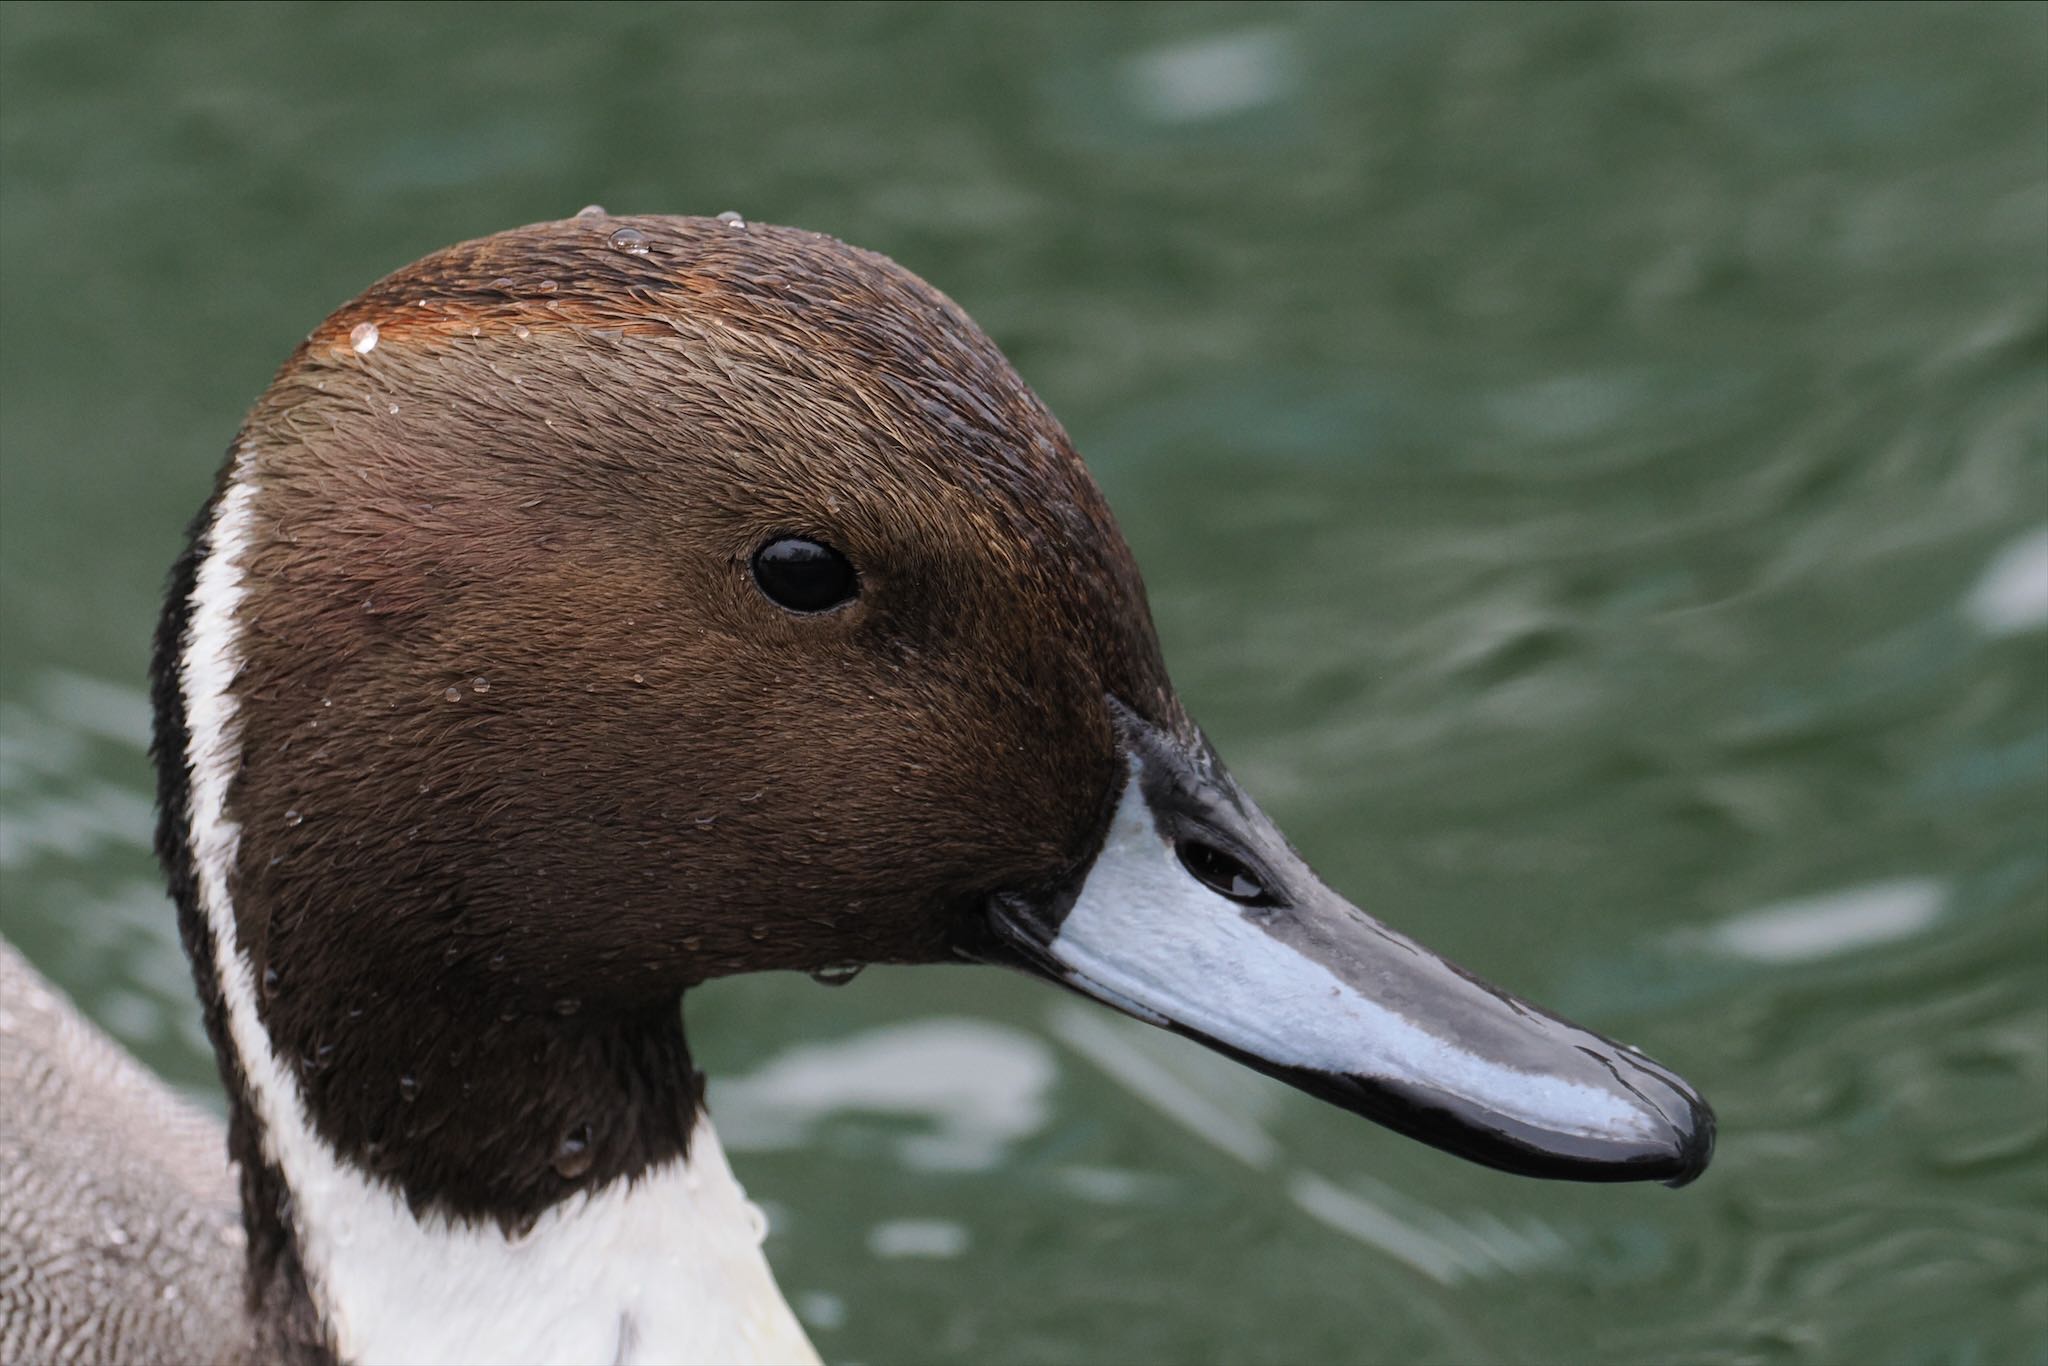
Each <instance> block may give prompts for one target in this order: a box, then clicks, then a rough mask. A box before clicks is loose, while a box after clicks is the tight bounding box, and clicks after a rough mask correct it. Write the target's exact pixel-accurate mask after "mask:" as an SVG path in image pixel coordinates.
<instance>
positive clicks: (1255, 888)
mask: <svg viewBox="0 0 2048 1366" xmlns="http://www.w3.org/2000/svg"><path fill="white" fill-rule="evenodd" d="M1173 852H1174V853H1176V854H1178V855H1179V856H1180V866H1181V867H1183V868H1185V869H1187V870H1188V872H1189V873H1191V874H1193V876H1194V879H1195V881H1197V882H1199V883H1201V884H1202V885H1203V886H1204V887H1207V888H1208V889H1209V890H1210V891H1212V892H1214V893H1216V895H1218V896H1222V897H1228V898H1230V899H1231V900H1232V901H1235V902H1238V903H1239V904H1241V905H1245V906H1273V905H1278V904H1279V902H1278V899H1277V898H1276V897H1275V896H1274V895H1273V893H1272V892H1270V891H1268V890H1267V889H1266V885H1265V884H1264V883H1263V882H1260V881H1259V879H1258V876H1257V875H1256V874H1254V873H1253V872H1252V870H1251V869H1249V868H1247V867H1245V866H1244V864H1242V863H1240V862H1239V861H1238V860H1236V859H1234V858H1232V857H1231V856H1230V855H1229V854H1226V853H1224V852H1223V851H1222V850H1221V849H1218V848H1217V847H1216V846H1215V845H1213V844H1205V843H1203V842H1202V841H1201V840H1181V841H1179V842H1178V843H1177V844H1175V845H1174V847H1173Z"/></svg>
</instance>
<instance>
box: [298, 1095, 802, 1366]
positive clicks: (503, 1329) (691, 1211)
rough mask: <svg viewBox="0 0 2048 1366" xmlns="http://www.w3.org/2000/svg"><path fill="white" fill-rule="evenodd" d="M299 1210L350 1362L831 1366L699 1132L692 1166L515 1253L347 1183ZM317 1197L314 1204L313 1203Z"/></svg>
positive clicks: (595, 1206) (709, 1141)
mask: <svg viewBox="0 0 2048 1366" xmlns="http://www.w3.org/2000/svg"><path fill="white" fill-rule="evenodd" d="M343 1176H344V1182H345V1185H344V1188H335V1187H329V1188H327V1189H324V1190H322V1191H319V1192H317V1193H314V1192H307V1191H304V1190H302V1189H300V1186H299V1180H298V1178H297V1176H296V1175H295V1176H294V1177H293V1178H292V1181H293V1189H294V1196H295V1198H296V1199H297V1200H298V1201H299V1206H300V1208H301V1209H302V1210H305V1211H306V1213H308V1214H312V1209H311V1208H308V1206H309V1204H310V1205H311V1206H313V1207H317V1209H318V1211H319V1212H318V1214H317V1215H314V1216H313V1217H314V1219H315V1220H316V1223H315V1226H313V1227H304V1226H302V1229H301V1239H302V1243H301V1251H302V1255H303V1256H304V1257H305V1259H306V1261H307V1263H308V1270H309V1271H311V1270H312V1266H313V1264H314V1263H315V1262H316V1261H317V1264H318V1265H319V1267H320V1270H319V1272H318V1279H319V1281H320V1283H321V1286H322V1292H321V1298H322V1300H323V1301H324V1307H325V1309H326V1311H327V1318H328V1323H329V1325H330V1327H331V1328H332V1330H333V1332H334V1334H335V1339H336V1346H337V1347H338V1348H339V1349H340V1354H341V1356H342V1357H343V1358H344V1359H345V1360H350V1361H359V1362H363V1363H365V1366H370V1364H371V1363H379V1362H417V1363H427V1362H471V1361H491V1362H508V1363H509V1362H622V1363H623V1362H705V1363H714V1362H715V1363H754V1362H813V1363H814V1362H816V1361H817V1360H818V1356H817V1353H816V1352H815V1351H813V1350H812V1348H811V1345H810V1342H809V1341H808V1340H807V1339H806V1338H805V1336H804V1332H803V1329H802V1328H800V1327H798V1326H797V1322H796V1319H795V1317H794V1316H793V1315H792V1314H791V1313H790V1311H789V1307H788V1305H787V1304H786V1303H785V1302H784V1301H783V1298H782V1292H781V1291H780V1290H779V1289H777V1288H776V1285H775V1279H774V1277H773V1276H772V1275H771V1274H770V1272H769V1270H768V1263H767V1260H766V1259H765V1258H764V1257H763V1256H762V1255H761V1234H762V1232H763V1231H764V1230H765V1222H764V1220H763V1218H762V1215H761V1212H760V1210H759V1209H758V1208H756V1207H755V1206H754V1205H752V1204H751V1203H750V1202H749V1201H748V1200H747V1198H746V1195H745V1193H744V1192H743V1191H742V1190H741V1189H740V1186H739V1183H738V1182H737V1181H735V1180H734V1179H733V1175H732V1169H731V1168H730V1167H729V1166H727V1164H726V1160H725V1154H724V1153H723V1152H722V1151H721V1150H720V1148H719V1146H718V1136H717V1135H716V1134H715V1133H713V1132H712V1130H711V1125H710V1124H709V1122H708V1121H705V1122H700V1123H699V1124H698V1127H697V1130H696V1133H695V1134H694V1135H693V1136H692V1138H691V1142H690V1160H689V1162H688V1163H687V1165H685V1164H676V1165H673V1166H670V1167H668V1168H665V1169H663V1170H661V1171H658V1172H656V1173H653V1174H651V1175H649V1176H646V1177H643V1178H642V1179H640V1180H638V1181H635V1182H632V1183H631V1184H629V1185H619V1186H613V1187H611V1188H610V1189H608V1190H605V1191H601V1192H599V1193H597V1194H595V1195H592V1196H588V1197H582V1196H579V1197H576V1198H574V1199H572V1200H569V1201H566V1202H564V1203H563V1204H561V1205H558V1206H556V1207H555V1208H554V1209H552V1210H550V1211H549V1212H548V1213H547V1214H545V1215H543V1216H542V1217H541V1220H540V1222H539V1223H538V1224H536V1225H535V1226H534V1228H533V1230H532V1232H530V1233H528V1234H526V1235H525V1236H523V1237H520V1238H517V1239H508V1238H507V1237H506V1236H505V1235H504V1234H502V1233H501V1232H499V1231H498V1229H497V1228H496V1227H495V1226H489V1225H487V1226H484V1227H463V1228H455V1227H450V1226H448V1225H446V1224H445V1223H440V1222H434V1223H429V1224H422V1223H420V1222H418V1221H417V1220H415V1219H414V1218H413V1217H412V1214H411V1212H410V1211H409V1210H407V1209H406V1207H405V1205H404V1204H403V1202H401V1201H399V1200H397V1199H396V1198H394V1197H392V1196H391V1195H389V1194H388V1193H387V1192H385V1191H383V1190H382V1189H381V1188H373V1187H370V1186H368V1185H367V1183H364V1182H363V1181H362V1180H361V1178H359V1177H356V1176H355V1175H354V1173H345V1174H343ZM309 1195H310V1196H311V1197H312V1198H311V1200H310V1202H309V1200H308V1196H309Z"/></svg>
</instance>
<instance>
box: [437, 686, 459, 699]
mask: <svg viewBox="0 0 2048 1366" xmlns="http://www.w3.org/2000/svg"><path fill="white" fill-rule="evenodd" d="M441 696H443V697H445V698H447V699H448V700H449V701H450V702H460V701H461V700H462V689H460V688H450V689H448V691H446V692H444V693H442V694H441Z"/></svg>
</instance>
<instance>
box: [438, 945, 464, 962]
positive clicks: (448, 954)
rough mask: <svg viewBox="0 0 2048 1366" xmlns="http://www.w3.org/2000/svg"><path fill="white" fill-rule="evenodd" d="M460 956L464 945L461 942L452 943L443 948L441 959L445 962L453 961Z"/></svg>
mask: <svg viewBox="0 0 2048 1366" xmlns="http://www.w3.org/2000/svg"><path fill="white" fill-rule="evenodd" d="M460 957H462V946H461V945H460V944H450V945H449V946H448V947H447V948H445V949H443V950H441V961H442V962H444V963H453V962H454V961H455V960H456V959H458V958H460Z"/></svg>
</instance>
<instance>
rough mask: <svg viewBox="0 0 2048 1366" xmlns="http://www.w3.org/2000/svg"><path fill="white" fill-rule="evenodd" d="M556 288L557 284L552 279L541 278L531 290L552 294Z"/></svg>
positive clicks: (537, 292)
mask: <svg viewBox="0 0 2048 1366" xmlns="http://www.w3.org/2000/svg"><path fill="white" fill-rule="evenodd" d="M557 288H558V286H557V285H556V284H555V282H554V281H553V280H542V281H541V282H540V283H539V284H537V285H535V286H534V287H533V292H534V293H536V294H552V293H554V292H555V290H556V289H557Z"/></svg>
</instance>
